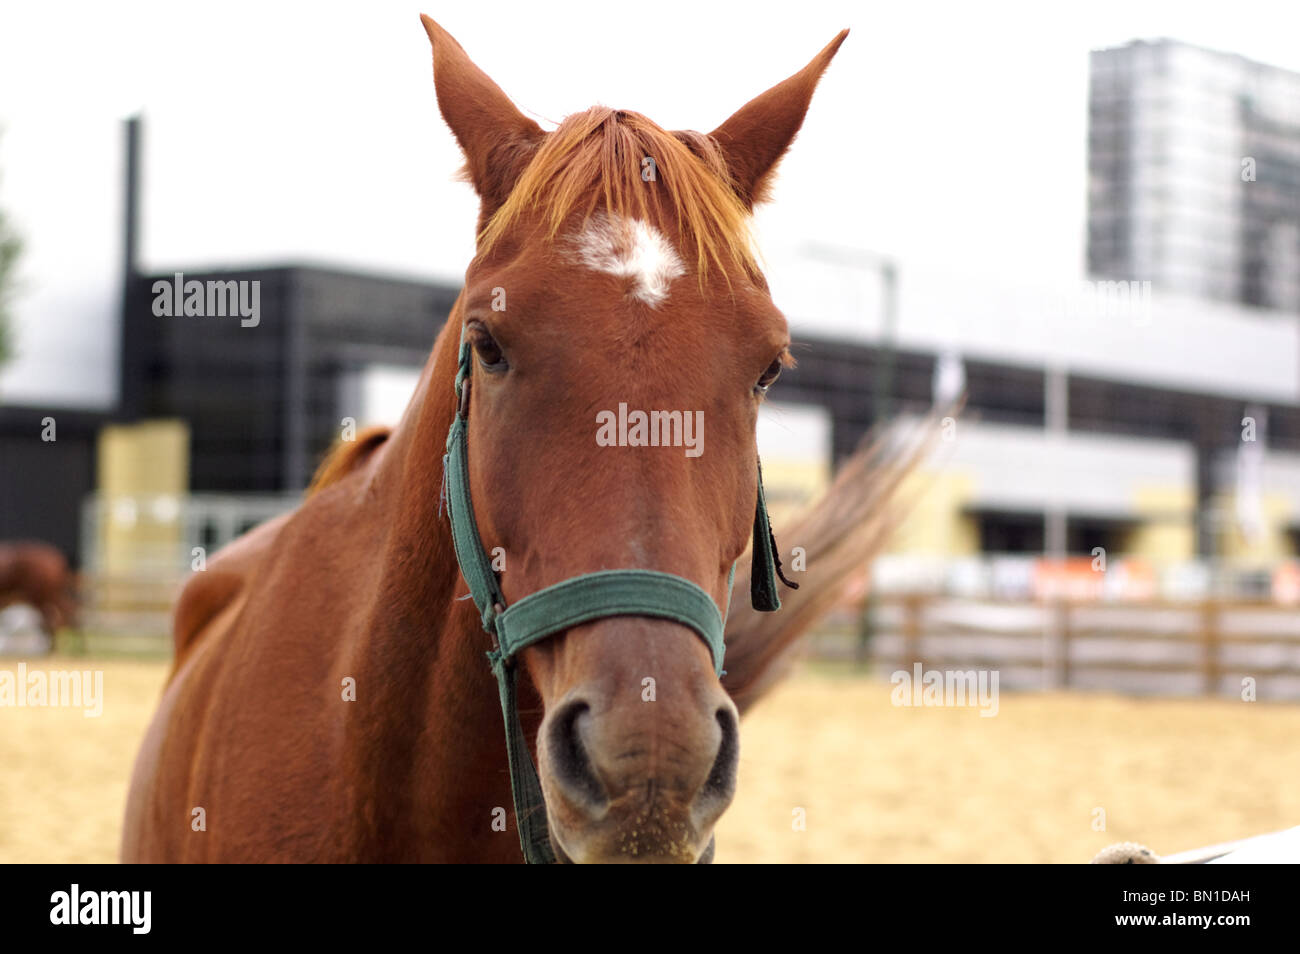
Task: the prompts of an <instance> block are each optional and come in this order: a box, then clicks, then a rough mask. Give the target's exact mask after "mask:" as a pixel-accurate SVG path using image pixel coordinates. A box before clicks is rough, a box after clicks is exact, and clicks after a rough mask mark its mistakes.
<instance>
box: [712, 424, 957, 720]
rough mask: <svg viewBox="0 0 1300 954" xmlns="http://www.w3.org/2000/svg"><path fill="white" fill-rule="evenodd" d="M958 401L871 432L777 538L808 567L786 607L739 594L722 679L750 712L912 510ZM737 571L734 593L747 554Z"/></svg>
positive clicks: (743, 577)
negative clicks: (767, 608) (920, 478)
mask: <svg viewBox="0 0 1300 954" xmlns="http://www.w3.org/2000/svg"><path fill="white" fill-rule="evenodd" d="M957 410H958V407H957V406H955V405H954V406H949V407H945V408H943V409H942V410H940V409H938V408H936V409H934V410H932V411H931V412H930V413H929V414H928V415H927V416H926V417H925V418H923V419H921V420H920V421H919V422H918V421H916V420H912V421H910V422H906V421H899V422H895V423H894V424H892V425H891V426H890V427H888V428H884V429H876V430H874V431H873V432H871V433H869V434H868V435H867V436H866V438H865V439H864V440H863V442H862V444H861V445H859V447H858V449H857V450H856V451H854V453H853V454H852V455H850V456H849V458H848V459H847V460H845V461H844V463H843V465H842V466H841V467H840V470H839V473H838V474H837V475H836V477H835V480H834V481H833V482H832V484H831V487H830V489H829V490H827V491H826V493H825V494H823V495H822V496H821V497H820V498H819V499H818V500H817V501H815V502H814V503H813V504H812V505H811V506H810V507H809V508H808V509H807V510H805V511H804V512H803V513H802V514H800V515H799V516H797V517H796V518H794V519H793V520H792V521H790V523H789V525H788V526H785V527H782V528H781V529H780V530H779V532H778V533H777V534H776V538H777V540H778V541H780V542H781V543H783V544H785V545H786V547H787V553H788V552H789V549H788V548H789V547H795V546H797V547H802V548H803V550H804V554H805V556H806V561H807V562H806V566H807V572H806V573H805V574H804V576H803V578H802V579H801V580H800V581H799V588H798V589H797V590H794V589H784V590H782V591H781V604H782V606H781V610H780V612H777V613H762V612H759V611H757V610H755V609H753V608H752V607H751V606H750V604H749V601H748V600H740V599H737V600H734V601H733V603H732V607H731V613H730V615H729V616H728V619H727V629H726V642H727V658H726V675H725V676H724V677H723V680H722V682H723V686H724V688H726V690H727V691H728V693H730V695H731V697H732V699H733V701H734V702H735V703H736V706H737V708H738V709H739V710H740V711H741V713H744V712H745V711H746V710H747V709H748V708H749V707H750V706H752V705H753V704H754V703H755V702H756V701H757V700H758V699H759V698H761V697H762V696H763V695H765V694H766V693H767V692H768V691H769V690H770V689H771V688H772V687H773V686H774V685H775V684H776V683H777V682H778V681H780V679H782V678H783V677H784V676H785V675H786V674H787V673H788V672H789V669H790V667H791V665H792V664H793V662H794V660H795V659H796V658H797V655H798V653H797V652H796V651H797V650H798V649H799V643H798V641H799V637H801V636H803V635H804V634H805V633H807V632H808V630H809V629H810V628H811V627H812V626H813V624H814V623H816V622H817V620H818V619H819V618H820V617H821V616H822V615H823V614H824V613H826V612H827V611H828V610H829V609H830V608H831V607H832V606H834V605H835V604H836V603H837V602H839V601H840V600H841V599H842V598H843V597H844V595H845V593H846V591H847V590H848V589H849V588H850V587H851V585H852V584H853V582H854V581H855V580H856V579H857V578H858V575H859V573H860V572H861V571H862V570H863V569H864V568H865V567H866V565H867V563H868V562H869V561H870V560H871V559H872V558H873V557H874V556H875V555H876V554H877V553H879V552H880V550H881V549H882V548H883V547H884V546H885V544H886V543H887V542H888V541H889V537H890V535H891V534H892V533H893V531H894V529H895V528H896V527H897V526H898V525H899V524H900V523H901V522H902V520H903V518H904V517H906V516H907V514H908V513H909V512H910V511H911V509H912V506H913V505H914V503H915V502H916V498H917V497H919V496H920V494H921V489H920V488H917V487H915V486H911V487H909V490H908V492H906V493H904V492H903V484H904V481H905V479H906V478H907V477H908V476H909V475H910V474H911V473H912V472H913V470H914V469H915V468H916V467H917V465H918V464H919V463H921V461H922V460H923V459H924V458H925V457H926V456H927V455H928V454H929V453H930V451H931V449H932V448H933V445H934V442H935V439H936V436H937V435H938V433H939V430H940V428H939V424H940V422H941V420H943V419H946V418H949V417H950V416H953V415H955V414H956V413H957ZM741 567H742V568H743V569H744V572H743V573H742V572H741V571H740V570H739V569H738V570H737V574H736V576H737V579H736V592H739V593H745V592H746V591H747V590H748V588H749V570H748V561H745V560H742V561H741Z"/></svg>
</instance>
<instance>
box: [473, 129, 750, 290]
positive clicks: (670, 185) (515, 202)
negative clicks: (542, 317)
mask: <svg viewBox="0 0 1300 954" xmlns="http://www.w3.org/2000/svg"><path fill="white" fill-rule="evenodd" d="M647 158H649V159H651V160H653V163H654V164H653V166H652V167H651V166H649V165H643V163H644V160H645V159H647ZM650 169H652V170H653V175H652V176H650V174H649V172H648V171H647V170H650ZM602 199H603V200H604V209H605V211H607V212H609V213H612V214H615V215H619V216H626V217H636V218H640V219H643V220H646V221H649V222H652V223H654V224H656V225H660V226H662V225H664V224H665V220H669V221H671V222H672V224H673V225H674V226H675V229H676V231H677V232H678V233H679V235H680V238H681V240H682V242H683V245H684V247H685V248H686V249H688V250H692V251H694V253H695V256H696V269H697V272H698V274H699V276H700V281H701V284H703V280H704V277H705V275H706V274H707V272H708V268H709V265H710V263H712V264H713V265H716V266H717V267H718V268H719V269H720V270H721V271H722V272H723V274H724V275H725V274H726V271H727V265H729V264H730V265H734V266H737V267H739V268H740V269H742V270H743V271H744V272H746V273H747V274H749V275H750V276H757V275H758V265H757V263H756V262H755V259H754V251H753V241H752V236H751V233H750V224H749V223H750V214H749V210H748V209H747V208H746V206H745V204H744V202H743V201H742V200H741V199H740V196H739V194H738V193H737V191H736V188H735V186H734V185H733V181H732V177H731V173H730V172H729V171H728V169H727V162H726V158H725V157H724V155H723V153H722V149H721V148H720V147H719V145H718V143H717V141H716V140H714V139H713V138H712V137H709V136H705V135H703V134H701V133H698V132H691V131H683V132H668V131H667V130H665V129H663V128H661V127H660V126H659V125H657V124H656V123H654V122H652V121H651V120H650V119H647V118H646V117H645V116H642V115H641V114H640V113H634V112H630V111H628V110H622V109H611V108H610V107H608V106H593V107H592V108H591V109H588V110H587V111H586V112H582V113H575V114H573V115H572V116H569V117H568V118H566V119H565V120H564V121H563V122H562V123H560V125H559V128H557V129H556V130H555V131H554V132H552V133H549V134H548V135H547V136H546V138H545V139H544V140H543V141H542V144H541V145H540V146H539V147H538V148H537V151H536V153H535V154H534V155H533V157H532V159H531V160H530V161H529V163H528V165H527V166H526V167H525V169H524V171H523V173H522V174H521V175H520V177H519V181H518V182H517V183H516V184H515V187H514V189H513V190H511V193H510V195H509V197H508V198H507V199H506V201H505V202H504V203H503V204H502V205H501V207H500V208H499V209H497V210H496V212H494V213H493V214H492V216H491V218H489V219H488V221H487V224H486V225H485V226H484V227H483V230H482V232H481V233H480V234H479V252H480V254H487V253H488V252H490V251H491V250H492V249H493V247H494V246H496V245H497V243H499V242H500V241H501V240H502V238H503V236H504V235H505V234H506V231H507V230H508V229H509V228H510V226H511V225H512V224H514V223H515V222H517V221H518V220H519V219H520V218H521V217H522V216H523V215H524V214H525V213H528V212H537V213H540V214H541V215H542V220H543V223H544V225H545V228H546V230H547V233H548V235H547V238H548V239H549V240H552V241H553V240H554V239H555V237H556V235H557V234H558V233H559V231H560V228H561V227H562V226H563V225H564V224H565V222H566V221H568V219H569V217H570V216H571V215H573V214H574V213H576V212H580V213H581V214H582V216H583V220H584V221H585V220H586V219H587V218H589V217H590V216H591V215H592V213H593V212H595V211H596V209H597V207H598V206H599V204H600V202H601V200H602Z"/></svg>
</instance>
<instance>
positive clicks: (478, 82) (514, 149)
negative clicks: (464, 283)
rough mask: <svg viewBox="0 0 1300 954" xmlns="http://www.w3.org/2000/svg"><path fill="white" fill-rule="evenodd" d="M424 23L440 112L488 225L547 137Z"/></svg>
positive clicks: (446, 37)
mask: <svg viewBox="0 0 1300 954" xmlns="http://www.w3.org/2000/svg"><path fill="white" fill-rule="evenodd" d="M420 22H421V23H423V24H424V30H425V32H426V33H428V34H429V42H430V43H432V44H433V85H434V89H435V90H436V91H437V94H438V108H439V110H441V111H442V118H443V119H445V120H446V121H447V125H448V126H450V127H451V131H452V134H453V135H455V137H456V141H457V142H459V143H460V148H461V151H462V152H464V153H465V170H464V175H465V178H466V179H468V180H469V182H470V184H471V185H473V186H474V190H475V191H476V192H478V194H479V197H480V198H481V199H482V200H483V207H482V212H481V222H485V221H486V220H487V218H488V216H490V215H491V214H492V213H493V212H495V211H496V210H497V209H498V208H500V207H501V205H502V204H503V203H504V202H505V201H506V199H507V198H508V197H509V195H510V191H511V190H512V189H513V188H514V186H515V183H516V182H517V181H518V179H519V176H520V175H521V174H522V173H523V171H524V167H525V166H526V165H528V161H529V159H531V158H532V155H533V153H534V151H535V150H536V149H537V146H538V144H539V143H540V142H541V141H542V138H543V137H544V136H545V135H546V134H545V133H544V132H543V131H542V127H540V126H538V125H537V123H535V122H533V120H531V119H529V118H528V117H527V116H525V115H524V114H523V113H521V112H520V111H519V109H518V108H517V107H516V106H515V104H514V103H512V102H511V101H510V98H509V97H508V96H506V94H505V93H504V92H502V91H501V87H499V86H497V84H496V83H494V82H492V80H491V79H490V78H489V77H488V75H487V74H486V73H484V72H483V71H482V70H481V69H479V68H478V67H477V66H475V65H474V61H473V60H471V59H470V58H469V55H468V54H467V53H466V52H465V50H464V49H463V48H462V47H461V45H460V44H459V43H457V42H456V39H455V38H454V37H453V36H452V35H451V34H450V33H448V32H447V31H446V30H444V29H443V28H442V27H440V26H439V25H438V24H437V23H435V22H434V21H433V20H432V19H430V18H429V17H427V16H425V15H424V14H421V15H420Z"/></svg>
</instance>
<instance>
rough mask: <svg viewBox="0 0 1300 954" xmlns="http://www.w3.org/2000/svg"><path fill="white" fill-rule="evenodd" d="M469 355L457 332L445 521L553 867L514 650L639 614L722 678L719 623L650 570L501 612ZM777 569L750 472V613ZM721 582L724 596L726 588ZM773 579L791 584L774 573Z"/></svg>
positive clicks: (671, 579) (529, 853)
mask: <svg viewBox="0 0 1300 954" xmlns="http://www.w3.org/2000/svg"><path fill="white" fill-rule="evenodd" d="M471 367H472V358H471V349H470V346H469V342H468V340H467V339H466V338H465V333H464V329H463V328H462V329H461V340H460V354H459V362H458V366H457V369H456V399H457V409H456V416H455V418H454V419H453V420H452V424H451V430H450V431H449V432H448V434H447V453H446V455H445V456H444V457H443V459H442V466H443V481H444V493H445V495H446V500H447V515H448V517H449V518H450V520H451V536H452V542H453V544H454V546H455V548H456V562H457V563H459V564H460V572H461V575H462V576H463V577H464V578H465V582H466V584H467V585H468V586H469V592H470V596H471V597H472V598H473V600H474V604H475V605H476V606H477V607H478V610H479V613H480V614H481V616H482V619H483V628H484V629H485V630H487V632H488V633H489V634H490V635H491V636H492V640H493V647H492V651H491V652H489V653H488V660H489V661H490V662H491V664H492V671H493V673H494V674H495V675H496V678H497V689H498V691H499V694H500V697H501V714H502V716H503V718H504V719H505V729H506V754H507V757H508V758H509V761H510V785H511V788H512V790H513V793H514V803H515V821H516V823H517V824H518V826H519V842H520V844H521V845H522V847H523V851H524V858H525V860H526V861H528V862H529V863H530V864H548V863H551V862H554V861H555V854H554V852H553V851H552V849H551V842H550V836H549V833H548V831H547V824H546V803H545V800H544V798H543V796H542V788H541V782H540V780H539V779H538V777H537V768H536V766H534V765H533V759H532V756H531V755H530V754H529V751H528V742H527V740H526V739H525V738H524V731H523V726H522V724H521V723H520V721H519V710H518V703H517V699H516V678H517V672H518V671H517V667H516V666H515V665H514V657H515V656H516V655H517V654H518V653H519V651H520V650H521V649H523V648H524V647H526V646H531V645H532V644H533V643H536V642H538V641H540V640H543V639H545V638H547V637H548V636H553V635H555V634H556V633H559V632H562V631H564V630H566V629H569V628H571V627H573V626H579V625H581V624H583V623H589V622H591V621H593V620H597V619H605V618H606V617H610V616H648V617H653V618H656V619H668V620H672V621H674V622H676V623H680V624H682V625H683V626H687V627H689V628H691V629H693V630H694V631H695V632H696V633H697V634H699V637H700V638H701V639H703V640H704V643H705V645H707V646H708V647H709V652H710V653H711V654H712V657H713V668H714V672H716V673H717V674H718V675H722V657H723V653H724V651H725V646H724V644H723V638H722V636H723V626H724V619H723V616H722V614H721V613H719V612H718V607H717V604H715V603H714V602H713V597H712V596H710V595H709V594H708V593H707V592H705V591H704V589H703V588H701V587H700V586H698V585H697V584H695V583H693V582H691V581H690V580H688V579H685V578H684V577H680V576H675V575H673V574H671V573H660V572H658V571H656V570H601V571H599V572H596V573H584V574H582V575H581V576H575V577H571V578H570V579H567V580H564V581H563V582H560V583H556V584H554V585H553V586H548V587H546V588H545V589H542V590H538V591H537V592H536V593H531V594H529V595H528V596H525V597H524V598H523V599H521V600H519V602H517V603H515V604H513V605H510V606H507V605H506V600H505V596H504V595H503V594H502V592H501V585H500V582H499V581H498V580H497V575H496V571H495V570H493V568H492V561H491V560H490V559H489V557H488V555H487V552H486V550H484V548H483V541H482V539H481V538H480V537H479V532H478V523H477V522H476V520H475V518H474V504H473V501H472V500H471V498H470V490H469V447H468V435H469V395H470V380H471V379H470V369H471ZM780 573H781V571H780V560H779V558H778V557H777V555H776V542H775V540H774V539H773V537H772V528H771V525H770V524H769V522H768V518H767V501H766V499H765V498H764V496H763V472H762V468H761V467H760V468H759V473H758V501H757V504H756V506H755V513H754V557H753V564H752V568H751V573H750V599H751V601H752V603H753V606H754V608H755V609H757V610H761V611H764V612H771V611H773V610H778V609H780V608H781V600H780V597H779V596H778V595H777V591H776V577H777V576H778V575H779V574H780ZM735 574H736V568H735V567H734V566H733V567H732V568H731V576H730V577H729V578H728V580H727V599H728V603H730V599H731V582H732V580H734V579H735ZM781 580H782V582H785V583H786V585H788V586H791V587H792V588H793V587H795V584H793V583H790V582H789V581H788V580H786V579H785V577H784V575H781Z"/></svg>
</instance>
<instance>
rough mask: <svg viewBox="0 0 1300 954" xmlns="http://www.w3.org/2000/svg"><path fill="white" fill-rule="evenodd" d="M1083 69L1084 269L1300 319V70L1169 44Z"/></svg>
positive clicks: (1101, 53)
mask: <svg viewBox="0 0 1300 954" xmlns="http://www.w3.org/2000/svg"><path fill="white" fill-rule="evenodd" d="M1091 70H1092V75H1091V80H1092V82H1091V88H1090V97H1089V104H1088V105H1089V137H1088V174H1089V190H1088V199H1089V216H1088V219H1089V220H1088V265H1089V270H1090V271H1091V272H1092V273H1093V274H1094V275H1097V276H1103V277H1106V278H1113V279H1120V280H1138V281H1150V282H1151V283H1152V285H1153V286H1154V287H1155V288H1157V289H1159V290H1163V291H1171V292H1179V293H1183V294H1188V295H1193V296H1196V297H1202V298H1210V299H1214V300H1217V301H1232V302H1240V303H1242V304H1247V305H1258V306H1261V307H1265V308H1275V309H1280V310H1283V311H1289V312H1295V311H1300V73H1294V72H1291V71H1289V70H1283V69H1278V68H1276V67H1272V66H1267V65H1265V64H1262V63H1256V62H1252V61H1251V60H1248V59H1246V58H1245V57H1242V56H1238V55H1236V54H1230V53H1218V52H1214V51H1211V50H1205V49H1201V48H1199V47H1194V46H1190V45H1188V44H1185V43H1178V42H1175V41H1173V40H1155V41H1144V40H1135V41H1133V42H1131V43H1128V44H1126V45H1125V46H1122V47H1117V48H1114V49H1106V50H1098V51H1095V52H1094V53H1093V54H1092V64H1091Z"/></svg>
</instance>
